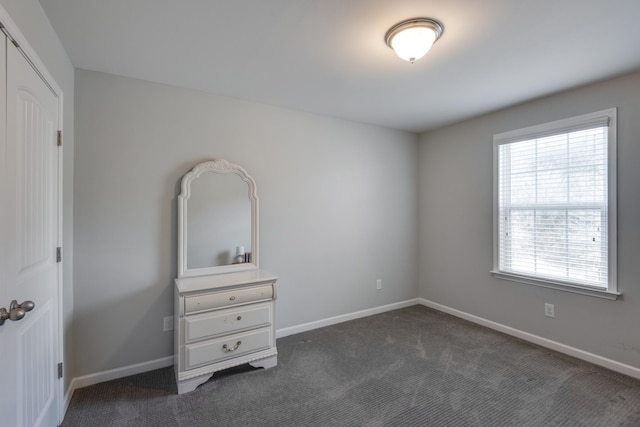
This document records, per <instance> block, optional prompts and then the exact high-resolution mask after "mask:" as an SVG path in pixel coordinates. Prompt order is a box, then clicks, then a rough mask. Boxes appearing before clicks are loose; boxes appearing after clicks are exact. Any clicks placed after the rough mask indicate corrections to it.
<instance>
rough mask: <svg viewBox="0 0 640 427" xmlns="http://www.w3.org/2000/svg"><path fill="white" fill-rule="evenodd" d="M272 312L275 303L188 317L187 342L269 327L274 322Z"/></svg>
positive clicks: (185, 330) (186, 322)
mask: <svg viewBox="0 0 640 427" xmlns="http://www.w3.org/2000/svg"><path fill="white" fill-rule="evenodd" d="M272 310H273V303H271V302H268V303H262V304H251V305H248V306H243V307H238V308H230V309H225V310H217V311H214V312H208V313H201V314H194V315H192V316H186V317H185V318H184V334H185V341H186V342H193V341H198V340H201V339H203V338H207V337H215V336H218V335H223V334H229V333H233V332H239V331H243V330H248V329H257V328H260V327H264V326H269V325H270V324H271V323H272V322H273V320H272V319H273V312H272Z"/></svg>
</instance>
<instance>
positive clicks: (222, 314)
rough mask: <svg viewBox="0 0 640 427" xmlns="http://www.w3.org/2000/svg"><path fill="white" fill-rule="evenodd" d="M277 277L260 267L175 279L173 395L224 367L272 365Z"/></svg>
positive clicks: (274, 351) (274, 357)
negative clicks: (174, 375)
mask: <svg viewBox="0 0 640 427" xmlns="http://www.w3.org/2000/svg"><path fill="white" fill-rule="evenodd" d="M276 280H277V278H276V277H275V276H273V275H272V274H269V273H267V272H265V271H264V270H259V269H258V270H249V271H241V272H233V273H226V274H217V275H206V276H196V277H185V278H179V279H176V280H175V316H176V317H175V330H174V346H175V349H174V350H175V351H174V355H175V356H174V357H175V362H174V366H175V371H176V382H177V384H178V393H179V394H181V393H185V392H188V391H192V390H194V389H195V388H196V387H197V386H198V385H200V384H202V383H204V382H206V381H207V380H208V379H209V378H210V377H211V375H212V374H213V373H214V372H216V371H220V370H223V369H227V368H230V367H233V366H237V365H241V364H245V363H250V364H251V365H252V366H255V367H264V368H270V367H273V366H275V365H276V364H277V354H278V351H277V349H276V336H275V299H276V295H277V294H276V289H277V288H276Z"/></svg>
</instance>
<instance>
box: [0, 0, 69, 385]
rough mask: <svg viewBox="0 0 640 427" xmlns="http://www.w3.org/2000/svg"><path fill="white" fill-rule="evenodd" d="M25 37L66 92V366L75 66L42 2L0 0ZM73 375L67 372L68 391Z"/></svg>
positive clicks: (64, 192) (64, 115) (64, 285)
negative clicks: (43, 8) (50, 21)
mask: <svg viewBox="0 0 640 427" xmlns="http://www.w3.org/2000/svg"><path fill="white" fill-rule="evenodd" d="M0 4H1V5H2V7H3V8H4V9H5V10H6V11H7V13H8V14H9V16H10V17H11V19H12V20H13V21H14V22H15V24H16V25H17V26H18V28H19V29H20V32H21V33H22V34H23V35H24V37H26V39H27V42H28V43H29V45H31V47H32V48H33V50H34V51H35V52H36V54H37V55H38V57H39V58H40V60H41V61H42V63H43V64H44V66H45V67H46V68H47V71H49V73H51V75H52V76H53V78H54V79H55V81H56V83H57V84H58V86H60V88H61V89H62V91H63V101H64V105H63V123H62V125H63V128H64V147H63V163H64V166H63V168H64V171H63V182H62V185H63V209H62V210H63V214H62V216H63V218H62V221H63V241H62V246H63V251H64V257H63V265H62V271H63V272H62V275H63V301H62V310H63V320H64V325H63V329H64V346H65V349H64V355H65V360H64V363H65V366H72V365H73V356H74V351H73V347H72V342H73V337H72V335H71V333H72V328H71V320H72V316H73V127H74V120H73V119H74V114H73V113H74V110H73V104H74V69H73V66H72V65H71V62H70V61H69V57H68V56H67V53H66V52H65V50H64V48H63V47H62V44H61V43H60V40H59V39H58V36H57V35H56V33H55V31H54V30H53V27H52V26H51V24H50V23H49V20H48V18H47V17H46V15H45V13H44V11H43V10H42V7H41V6H40V3H38V2H37V1H34V0H29V1H25V0H0ZM70 380H71V376H70V375H68V374H65V385H64V388H65V390H66V389H67V387H68V386H69V382H70Z"/></svg>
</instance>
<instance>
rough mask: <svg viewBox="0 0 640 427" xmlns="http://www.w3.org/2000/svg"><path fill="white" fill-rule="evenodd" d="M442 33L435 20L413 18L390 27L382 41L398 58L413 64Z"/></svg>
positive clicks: (438, 23) (439, 24)
mask: <svg viewBox="0 0 640 427" xmlns="http://www.w3.org/2000/svg"><path fill="white" fill-rule="evenodd" d="M443 31H444V27H443V26H442V24H441V23H440V22H438V21H436V20H435V19H430V18H413V19H407V20H406V21H402V22H399V23H397V24H396V25H394V26H393V27H391V28H390V29H389V31H387V34H386V35H385V36H384V40H385V42H387V45H388V46H389V47H390V48H391V49H393V50H394V51H395V52H396V54H397V55H398V56H399V57H400V58H402V59H404V60H405V61H409V62H411V63H412V64H413V62H414V61H416V60H417V59H420V58H422V57H423V56H424V55H425V54H426V53H427V52H428V51H429V49H431V46H432V45H433V44H434V43H435V42H436V40H438V39H439V38H440V36H441V35H442V32H443Z"/></svg>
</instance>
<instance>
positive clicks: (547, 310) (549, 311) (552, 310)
mask: <svg viewBox="0 0 640 427" xmlns="http://www.w3.org/2000/svg"><path fill="white" fill-rule="evenodd" d="M544 315H545V316H547V317H556V307H555V306H554V305H553V304H549V303H547V302H545V303H544Z"/></svg>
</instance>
